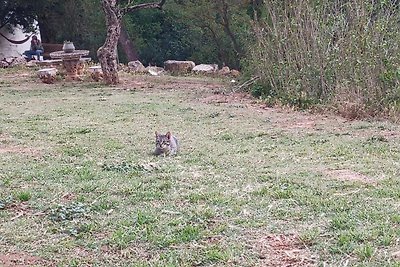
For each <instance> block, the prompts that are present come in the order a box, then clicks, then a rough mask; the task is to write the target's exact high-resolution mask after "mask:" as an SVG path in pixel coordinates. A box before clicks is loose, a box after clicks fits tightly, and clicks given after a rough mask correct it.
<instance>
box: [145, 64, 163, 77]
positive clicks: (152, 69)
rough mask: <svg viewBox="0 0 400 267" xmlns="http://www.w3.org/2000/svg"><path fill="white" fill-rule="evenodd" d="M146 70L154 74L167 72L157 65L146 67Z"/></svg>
mask: <svg viewBox="0 0 400 267" xmlns="http://www.w3.org/2000/svg"><path fill="white" fill-rule="evenodd" d="M146 71H147V72H148V73H150V74H151V75H153V76H158V75H162V74H164V72H165V70H164V68H161V67H156V66H148V67H147V68H146Z"/></svg>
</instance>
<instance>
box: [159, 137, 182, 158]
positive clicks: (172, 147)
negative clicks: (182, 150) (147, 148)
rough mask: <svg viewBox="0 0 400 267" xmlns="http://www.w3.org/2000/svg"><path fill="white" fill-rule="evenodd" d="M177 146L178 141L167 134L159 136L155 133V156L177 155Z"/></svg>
mask: <svg viewBox="0 0 400 267" xmlns="http://www.w3.org/2000/svg"><path fill="white" fill-rule="evenodd" d="M178 150H179V144H178V139H177V138H176V137H175V136H173V135H172V134H171V132H168V133H166V134H159V133H157V132H156V150H155V151H154V154H155V155H156V156H159V155H164V156H173V155H176V153H178Z"/></svg>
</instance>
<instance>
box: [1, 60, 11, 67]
mask: <svg viewBox="0 0 400 267" xmlns="http://www.w3.org/2000/svg"><path fill="white" fill-rule="evenodd" d="M9 65H10V64H8V63H7V62H6V61H0V68H8V66H9Z"/></svg>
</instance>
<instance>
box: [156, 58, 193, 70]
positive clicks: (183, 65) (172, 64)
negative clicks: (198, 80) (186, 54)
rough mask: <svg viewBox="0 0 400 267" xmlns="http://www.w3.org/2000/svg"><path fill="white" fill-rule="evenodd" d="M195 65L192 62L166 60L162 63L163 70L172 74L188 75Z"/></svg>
mask: <svg viewBox="0 0 400 267" xmlns="http://www.w3.org/2000/svg"><path fill="white" fill-rule="evenodd" d="M194 66H196V64H195V63H194V62H193V61H179V60H167V61H165V62H164V69H165V70H166V71H169V72H173V73H188V72H190V71H191V70H192V69H193V68H194Z"/></svg>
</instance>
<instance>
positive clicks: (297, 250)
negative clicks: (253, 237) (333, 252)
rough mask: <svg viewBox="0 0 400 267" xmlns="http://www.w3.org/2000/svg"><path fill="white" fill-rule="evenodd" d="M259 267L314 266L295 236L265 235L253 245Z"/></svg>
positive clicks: (306, 251) (312, 260)
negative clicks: (258, 259)
mask: <svg viewBox="0 0 400 267" xmlns="http://www.w3.org/2000/svg"><path fill="white" fill-rule="evenodd" d="M254 249H255V250H256V251H257V254H258V257H259V258H260V261H259V266H274V267H278V266H282V267H283V266H292V267H295V266H316V263H317V261H316V257H315V256H313V255H312V254H311V252H310V250H309V249H308V247H307V246H305V245H304V244H303V243H302V242H301V240H300V239H299V237H298V236H297V235H295V234H289V235H283V234H267V235H265V236H263V237H261V238H259V239H258V240H257V241H256V243H255V244H254Z"/></svg>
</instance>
